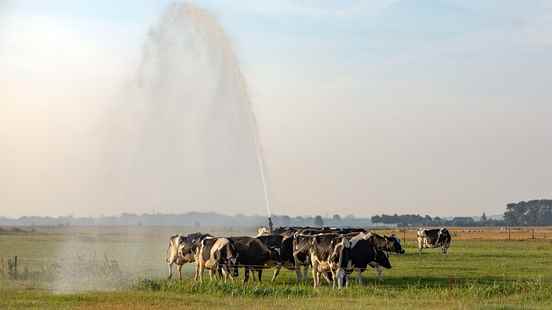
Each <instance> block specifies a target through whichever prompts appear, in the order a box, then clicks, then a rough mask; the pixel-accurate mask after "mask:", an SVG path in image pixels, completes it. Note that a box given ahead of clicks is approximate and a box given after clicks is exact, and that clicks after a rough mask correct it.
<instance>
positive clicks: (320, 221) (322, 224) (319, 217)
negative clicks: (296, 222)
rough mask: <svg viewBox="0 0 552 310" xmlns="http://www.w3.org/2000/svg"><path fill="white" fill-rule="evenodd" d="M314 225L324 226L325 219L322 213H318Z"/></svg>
mask: <svg viewBox="0 0 552 310" xmlns="http://www.w3.org/2000/svg"><path fill="white" fill-rule="evenodd" d="M314 226H318V227H322V226H324V220H323V219H322V217H321V216H320V215H317V216H316V217H315V218H314Z"/></svg>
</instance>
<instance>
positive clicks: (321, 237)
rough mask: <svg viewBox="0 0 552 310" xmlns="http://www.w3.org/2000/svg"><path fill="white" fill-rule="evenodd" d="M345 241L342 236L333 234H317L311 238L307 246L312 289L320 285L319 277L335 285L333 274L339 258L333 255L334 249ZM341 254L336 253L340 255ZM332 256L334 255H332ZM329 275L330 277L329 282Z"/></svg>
mask: <svg viewBox="0 0 552 310" xmlns="http://www.w3.org/2000/svg"><path fill="white" fill-rule="evenodd" d="M342 240H346V238H344V237H343V236H341V235H339V234H335V233H329V234H317V235H315V236H312V238H311V241H310V246H309V254H310V261H311V267H312V278H313V282H314V287H315V288H316V287H318V286H319V285H320V275H322V276H324V278H325V279H326V281H327V282H328V283H331V282H333V283H334V285H335V279H336V278H335V274H334V271H335V270H337V268H336V267H337V265H336V264H337V263H339V258H338V257H337V256H336V255H335V252H334V248H335V247H336V244H337V243H338V242H341V241H342ZM342 253H343V252H338V255H341V254H342ZM332 254H334V255H332ZM329 275H331V276H332V279H331V280H330V278H329Z"/></svg>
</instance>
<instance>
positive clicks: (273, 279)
mask: <svg viewBox="0 0 552 310" xmlns="http://www.w3.org/2000/svg"><path fill="white" fill-rule="evenodd" d="M280 269H282V265H278V266H276V269H275V270H274V273H273V274H272V280H271V281H270V282H274V281H275V280H276V277H277V276H278V274H279V273H280Z"/></svg>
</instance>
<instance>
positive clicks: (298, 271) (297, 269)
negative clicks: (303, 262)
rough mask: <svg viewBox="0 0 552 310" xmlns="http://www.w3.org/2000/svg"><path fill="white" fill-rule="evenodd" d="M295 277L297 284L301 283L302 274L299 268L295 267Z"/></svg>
mask: <svg viewBox="0 0 552 310" xmlns="http://www.w3.org/2000/svg"><path fill="white" fill-rule="evenodd" d="M295 276H296V277H297V283H299V282H301V281H303V274H302V273H301V266H297V265H295Z"/></svg>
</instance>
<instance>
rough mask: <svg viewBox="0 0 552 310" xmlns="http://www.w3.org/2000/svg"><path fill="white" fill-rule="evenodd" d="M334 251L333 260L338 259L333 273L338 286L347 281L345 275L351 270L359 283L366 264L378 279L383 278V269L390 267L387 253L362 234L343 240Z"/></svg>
mask: <svg viewBox="0 0 552 310" xmlns="http://www.w3.org/2000/svg"><path fill="white" fill-rule="evenodd" d="M334 252H335V253H334V254H333V257H335V258H334V259H333V260H334V261H336V258H338V259H339V260H338V263H336V264H335V268H337V270H336V271H334V274H335V276H336V278H337V279H336V280H337V283H338V286H339V287H340V288H341V287H343V286H344V285H346V284H347V283H348V281H347V275H348V274H350V273H351V272H353V271H356V272H357V274H358V282H359V284H361V283H362V272H364V271H365V270H366V269H367V268H368V266H370V267H372V268H374V269H375V270H376V272H377V275H378V279H380V280H381V279H382V278H383V269H384V268H386V269H390V268H391V263H390V262H389V256H388V255H387V253H386V252H384V251H382V250H379V249H377V248H376V247H374V245H373V243H372V241H371V240H369V239H368V238H365V236H362V235H361V236H355V237H353V238H351V239H350V240H348V242H345V241H343V242H342V243H341V246H336V247H335V248H334Z"/></svg>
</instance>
